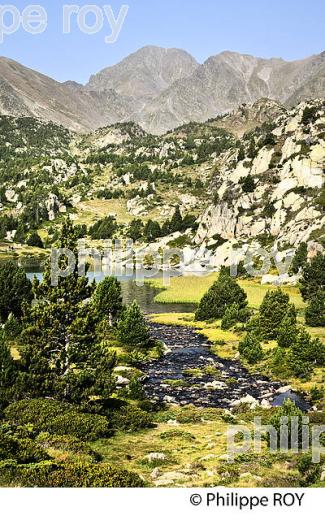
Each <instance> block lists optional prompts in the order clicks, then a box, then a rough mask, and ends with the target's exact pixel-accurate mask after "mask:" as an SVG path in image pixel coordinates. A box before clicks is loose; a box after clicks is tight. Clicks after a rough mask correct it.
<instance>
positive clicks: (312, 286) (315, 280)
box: [300, 253, 325, 301]
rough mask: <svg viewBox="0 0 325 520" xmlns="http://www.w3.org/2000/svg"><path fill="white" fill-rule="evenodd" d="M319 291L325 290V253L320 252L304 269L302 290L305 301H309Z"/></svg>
mask: <svg viewBox="0 0 325 520" xmlns="http://www.w3.org/2000/svg"><path fill="white" fill-rule="evenodd" d="M318 291H325V254H322V253H318V254H317V255H316V256H315V257H314V258H313V259H312V260H311V262H310V263H309V264H306V265H305V266H304V269H303V273H302V278H301V281H300V292H301V294H302V297H303V299H304V301H308V300H310V299H311V298H313V296H315V294H316V293H317V292H318Z"/></svg>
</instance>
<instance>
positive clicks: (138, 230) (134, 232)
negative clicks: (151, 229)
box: [128, 219, 144, 241]
mask: <svg viewBox="0 0 325 520" xmlns="http://www.w3.org/2000/svg"><path fill="white" fill-rule="evenodd" d="M143 228H144V226H143V223H142V220H140V219H134V220H132V222H131V224H130V226H129V230H128V237H130V238H132V240H134V241H136V240H139V239H140V238H141V237H142V235H143Z"/></svg>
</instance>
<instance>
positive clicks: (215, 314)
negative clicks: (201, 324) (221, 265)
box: [195, 269, 247, 321]
mask: <svg viewBox="0 0 325 520" xmlns="http://www.w3.org/2000/svg"><path fill="white" fill-rule="evenodd" d="M234 303H235V304H237V305H238V307H239V310H240V309H243V308H245V307H247V295H246V293H245V291H244V290H243V289H242V288H241V287H240V286H239V285H238V283H237V282H236V281H235V280H234V279H233V278H232V277H231V276H229V274H228V273H227V270H226V269H222V270H221V271H220V274H219V278H218V280H217V281H216V282H214V284H213V285H212V286H211V287H210V289H209V290H208V292H207V293H206V294H205V295H204V296H203V298H202V300H201V301H200V303H199V307H198V309H197V311H196V313H195V319H196V320H198V321H204V320H210V319H219V318H223V316H224V314H225V312H226V309H227V307H229V306H230V305H232V304H234Z"/></svg>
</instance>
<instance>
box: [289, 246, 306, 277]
mask: <svg viewBox="0 0 325 520" xmlns="http://www.w3.org/2000/svg"><path fill="white" fill-rule="evenodd" d="M307 254H308V246H307V244H306V242H301V244H299V247H298V249H297V251H296V254H295V256H294V257H293V259H292V262H291V266H290V273H291V274H298V273H299V271H300V269H303V268H304V267H305V266H306V265H307Z"/></svg>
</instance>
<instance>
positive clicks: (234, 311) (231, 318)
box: [221, 303, 239, 330]
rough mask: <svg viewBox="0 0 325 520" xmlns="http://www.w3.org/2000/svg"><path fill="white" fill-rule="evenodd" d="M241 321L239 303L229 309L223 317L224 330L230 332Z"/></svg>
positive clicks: (222, 325) (222, 326)
mask: <svg viewBox="0 0 325 520" xmlns="http://www.w3.org/2000/svg"><path fill="white" fill-rule="evenodd" d="M238 321H239V305H238V304H237V303H233V304H232V305H230V306H229V307H227V308H226V312H225V313H224V315H223V318H222V321H221V328H222V330H229V329H231V327H233V326H234V325H236V323H237V322H238Z"/></svg>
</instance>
